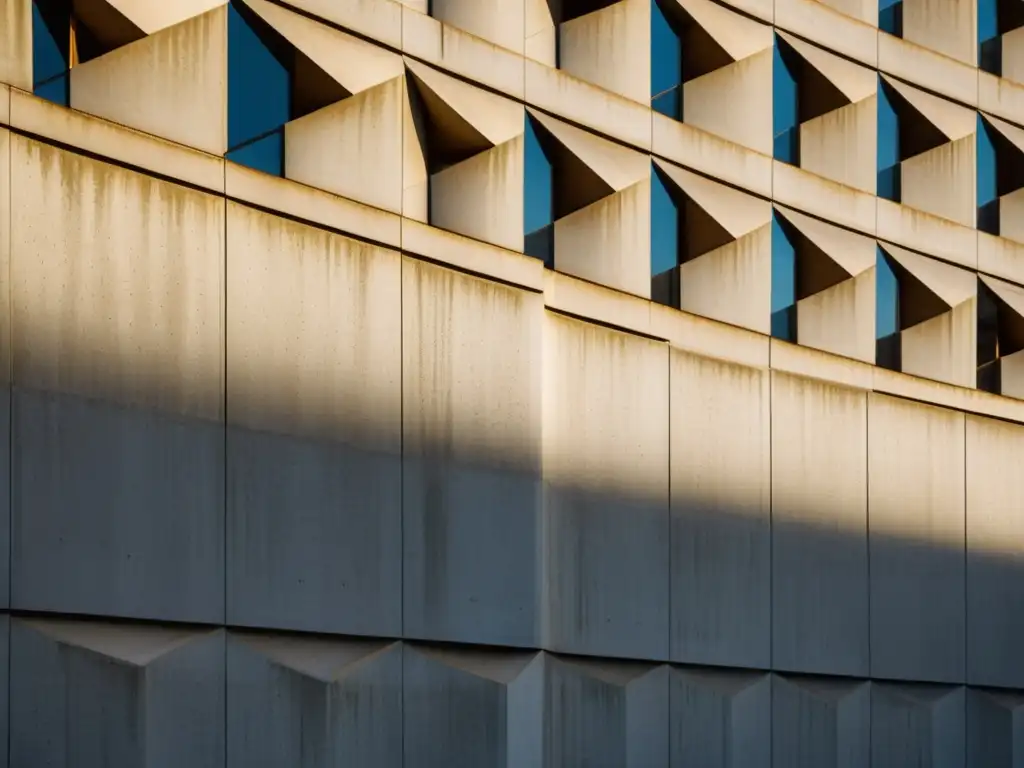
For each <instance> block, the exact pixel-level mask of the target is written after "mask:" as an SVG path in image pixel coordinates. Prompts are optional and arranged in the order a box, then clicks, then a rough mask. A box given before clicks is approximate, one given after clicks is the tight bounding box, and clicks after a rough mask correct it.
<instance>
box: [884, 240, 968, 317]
mask: <svg viewBox="0 0 1024 768" xmlns="http://www.w3.org/2000/svg"><path fill="white" fill-rule="evenodd" d="M882 248H883V250H885V252H886V253H888V254H889V255H890V256H891V257H892V258H893V260H895V261H896V262H897V263H898V264H899V265H900V266H901V267H903V268H904V269H905V270H906V271H907V272H909V273H910V274H911V276H913V277H914V278H915V279H917V280H919V281H920V282H921V284H922V285H923V286H924V287H926V288H927V289H928V290H929V291H931V292H932V293H933V294H934V295H935V297H936V298H938V299H939V300H940V301H942V302H943V303H944V304H945V305H946V307H947V308H948V309H952V308H953V307H955V306H957V305H959V304H963V303H964V302H965V301H970V300H971V299H973V298H974V297H975V296H977V294H978V281H977V278H976V277H975V275H974V273H973V272H968V271H967V270H964V269H958V268H957V267H952V266H949V265H948V264H944V263H942V262H941V261H937V260H936V259H932V258H929V257H928V256H923V255H921V254H919V253H913V252H912V251H908V250H906V249H904V248H900V247H899V246H896V245H892V244H890V243H884V244H882Z"/></svg>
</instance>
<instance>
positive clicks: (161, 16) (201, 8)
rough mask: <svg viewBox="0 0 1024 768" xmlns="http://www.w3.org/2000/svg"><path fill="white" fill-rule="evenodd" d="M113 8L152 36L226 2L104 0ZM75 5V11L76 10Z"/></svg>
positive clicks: (205, 0)
mask: <svg viewBox="0 0 1024 768" xmlns="http://www.w3.org/2000/svg"><path fill="white" fill-rule="evenodd" d="M106 2H108V3H110V5H112V6H113V7H114V8H116V9H117V10H118V11H120V12H121V13H122V14H124V16H125V18H127V19H130V20H131V22H132V23H133V24H135V25H136V26H138V28H139V29H141V30H142V31H143V32H144V33H145V34H147V35H152V34H154V33H156V32H159V31H160V30H161V29H167V27H173V26H174V25H175V24H180V23H181V22H183V21H185V20H187V19H191V18H193V17H195V16H200V15H202V14H204V13H206V12H207V11H212V10H213V9H214V8H219V7H221V6H223V5H227V0H174V2H159V3H155V2H153V0H106ZM78 5H79V4H78V3H77V2H76V3H75V10H76V12H77V10H78Z"/></svg>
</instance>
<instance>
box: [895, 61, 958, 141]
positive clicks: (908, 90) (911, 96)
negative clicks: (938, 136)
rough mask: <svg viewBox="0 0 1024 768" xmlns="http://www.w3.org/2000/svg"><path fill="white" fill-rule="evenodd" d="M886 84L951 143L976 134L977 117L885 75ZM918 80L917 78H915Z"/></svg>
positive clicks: (949, 102)
mask: <svg viewBox="0 0 1024 768" xmlns="http://www.w3.org/2000/svg"><path fill="white" fill-rule="evenodd" d="M883 79H884V80H885V82H886V84H887V85H889V86H891V87H892V89H893V90H894V91H896V92H897V93H898V94H899V95H900V96H902V97H903V98H904V99H906V100H907V102H908V103H909V104H910V105H911V106H912V107H913V108H914V109H916V110H917V111H918V112H919V113H920V114H921V115H923V116H924V118H925V119H926V120H927V121H928V122H930V123H931V124H932V125H934V126H935V127H936V128H938V129H939V130H940V131H941V132H942V133H943V134H944V135H945V136H946V138H948V139H949V140H950V141H953V140H955V139H962V138H964V137H965V136H970V135H972V134H973V133H974V131H975V129H976V127H977V115H976V113H975V112H974V111H973V110H970V109H965V108H964V107H961V106H960V105H959V104H954V103H953V102H951V101H947V100H946V99H943V98H939V97H938V96H933V95H932V94H930V93H925V92H924V91H922V90H919V89H917V88H914V87H912V86H909V85H907V84H906V83H904V82H902V81H900V80H896V79H894V78H891V77H886V76H884V75H883ZM915 80H916V78H915Z"/></svg>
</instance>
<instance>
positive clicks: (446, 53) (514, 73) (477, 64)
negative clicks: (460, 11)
mask: <svg viewBox="0 0 1024 768" xmlns="http://www.w3.org/2000/svg"><path fill="white" fill-rule="evenodd" d="M375 1H376V2H378V3H381V4H382V5H384V4H386V3H382V2H381V0H375ZM392 5H393V4H392ZM401 47H402V51H404V52H405V53H406V54H408V55H410V56H415V57H416V58H418V59H422V60H423V61H427V62H429V63H431V64H434V65H436V66H438V67H441V68H443V69H445V70H447V71H449V72H452V73H453V74H456V75H460V76H462V77H465V78H468V79H470V80H473V81H475V82H478V83H482V84H483V85H487V86H490V87H491V88H493V89H495V90H496V91H499V92H500V93H505V94H508V95H509V96H511V97H513V98H515V99H522V98H523V94H524V88H523V77H524V74H523V58H522V56H521V55H519V53H516V52H513V51H510V50H507V49H505V48H502V47H500V46H497V45H495V44H494V43H490V42H488V41H486V40H484V39H482V38H479V37H476V36H474V35H471V34H469V33H468V32H463V31H462V30H461V29H458V28H456V27H453V26H451V25H450V24H442V23H441V22H439V21H438V20H437V19H433V18H431V17H430V16H425V15H423V14H422V13H417V12H416V11H414V10H412V9H411V8H403V9H402V43H401Z"/></svg>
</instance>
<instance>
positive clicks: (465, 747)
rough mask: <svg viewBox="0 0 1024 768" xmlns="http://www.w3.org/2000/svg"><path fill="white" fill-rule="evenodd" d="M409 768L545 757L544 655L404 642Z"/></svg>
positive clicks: (524, 765) (528, 764)
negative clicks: (437, 646) (447, 647)
mask: <svg viewBox="0 0 1024 768" xmlns="http://www.w3.org/2000/svg"><path fill="white" fill-rule="evenodd" d="M403 659H404V678H403V679H404V688H403V705H402V706H403V714H404V718H405V735H404V744H405V766H404V768H450V767H451V766H456V765H458V766H462V765H464V766H492V765H494V766H504V768H536V767H537V766H541V765H543V762H542V760H543V739H544V721H543V706H542V705H543V701H544V657H543V655H542V654H540V653H534V652H514V653H508V652H502V651H492V650H485V649H473V648H464V649H455V648H451V649H442V648H434V647H429V646H417V645H410V644H406V646H405V648H404V656H403Z"/></svg>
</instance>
